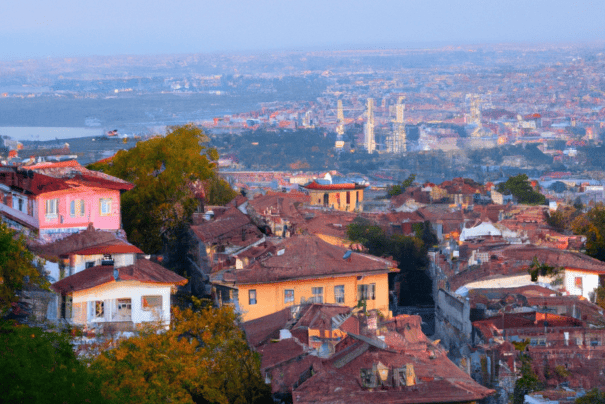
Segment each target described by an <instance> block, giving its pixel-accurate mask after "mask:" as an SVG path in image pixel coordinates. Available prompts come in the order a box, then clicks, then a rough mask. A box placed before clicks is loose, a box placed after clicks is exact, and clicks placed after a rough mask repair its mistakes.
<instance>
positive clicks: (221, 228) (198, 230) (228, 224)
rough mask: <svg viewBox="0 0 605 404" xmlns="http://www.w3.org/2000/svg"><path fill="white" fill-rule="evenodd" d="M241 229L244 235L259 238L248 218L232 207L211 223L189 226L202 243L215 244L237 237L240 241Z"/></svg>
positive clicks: (256, 229)
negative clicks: (250, 234) (247, 234)
mask: <svg viewBox="0 0 605 404" xmlns="http://www.w3.org/2000/svg"><path fill="white" fill-rule="evenodd" d="M242 229H244V231H245V232H246V233H248V232H251V233H254V236H256V238H257V239H258V238H260V237H261V233H260V231H259V230H258V228H256V226H254V225H253V224H252V222H251V221H250V218H249V217H248V216H246V215H244V214H243V213H242V212H240V211H239V210H238V209H237V208H233V207H231V208H229V209H227V210H226V211H225V213H223V214H222V215H221V216H220V217H218V218H216V219H215V220H213V221H209V222H206V223H203V224H199V225H194V226H191V230H192V231H193V232H194V233H195V235H196V236H197V237H198V238H199V239H200V240H201V241H203V242H204V243H215V242H219V241H221V240H223V239H227V238H232V237H238V236H239V237H240V239H241V234H242Z"/></svg>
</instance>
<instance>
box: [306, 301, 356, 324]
mask: <svg viewBox="0 0 605 404" xmlns="http://www.w3.org/2000/svg"><path fill="white" fill-rule="evenodd" d="M350 312H351V308H350V307H345V306H337V305H327V304H313V305H311V306H309V308H308V309H307V311H305V313H304V314H303V315H302V316H301V317H300V319H299V320H298V322H297V323H296V327H308V328H311V329H314V330H331V329H332V317H334V316H337V315H339V314H348V313H350Z"/></svg>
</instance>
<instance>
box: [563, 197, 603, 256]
mask: <svg viewBox="0 0 605 404" xmlns="http://www.w3.org/2000/svg"><path fill="white" fill-rule="evenodd" d="M571 228H572V229H573V231H574V233H575V234H581V235H583V236H586V254H587V255H590V256H591V257H593V258H596V259H598V260H601V261H605V206H603V204H602V203H599V204H597V205H596V206H595V207H593V208H592V209H590V210H589V211H588V212H586V213H584V214H582V215H580V216H578V217H577V218H575V219H574V221H573V222H572V224H571Z"/></svg>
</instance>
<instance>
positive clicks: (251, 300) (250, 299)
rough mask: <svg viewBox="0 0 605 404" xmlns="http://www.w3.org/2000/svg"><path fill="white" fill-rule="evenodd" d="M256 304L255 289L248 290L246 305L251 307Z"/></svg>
mask: <svg viewBox="0 0 605 404" xmlns="http://www.w3.org/2000/svg"><path fill="white" fill-rule="evenodd" d="M257 303H258V298H257V296H256V289H250V290H248V304H249V305H250V306H253V305H255V304H257Z"/></svg>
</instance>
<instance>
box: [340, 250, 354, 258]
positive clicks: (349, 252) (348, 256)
mask: <svg viewBox="0 0 605 404" xmlns="http://www.w3.org/2000/svg"><path fill="white" fill-rule="evenodd" d="M351 254H353V251H351V250H348V251H347V252H346V253H345V255H343V256H342V259H343V260H346V259H349V258H350V257H351Z"/></svg>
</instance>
